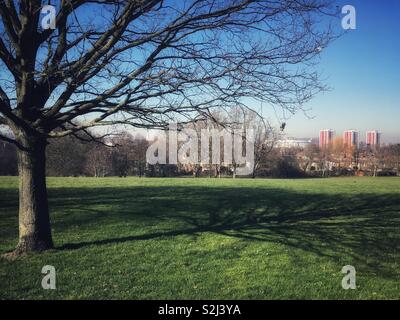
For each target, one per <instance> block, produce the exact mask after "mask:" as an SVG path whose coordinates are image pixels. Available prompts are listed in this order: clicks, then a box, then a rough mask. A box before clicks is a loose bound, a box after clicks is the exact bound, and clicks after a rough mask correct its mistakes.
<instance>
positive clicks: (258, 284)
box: [0, 177, 400, 299]
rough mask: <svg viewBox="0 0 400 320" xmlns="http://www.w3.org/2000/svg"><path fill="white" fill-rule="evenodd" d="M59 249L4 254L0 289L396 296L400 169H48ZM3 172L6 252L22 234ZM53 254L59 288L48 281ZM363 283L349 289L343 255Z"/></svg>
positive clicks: (36, 294)
mask: <svg viewBox="0 0 400 320" xmlns="http://www.w3.org/2000/svg"><path fill="white" fill-rule="evenodd" d="M48 185H49V198H50V207H51V213H52V216H51V219H52V226H53V236H54V240H55V245H56V247H57V248H56V249H55V250H53V251H51V252H46V253H43V254H33V255H29V256H27V257H23V258H20V259H18V260H17V261H13V262H10V261H6V260H0V298H6V299H9V298H19V299H21V298H32V299H39V298H41V299H42V298H44V299H54V298H63V299H79V298H93V299H101V298H111V299H155V298H159V299H200V298H203V299H254V298H257V299H301V298H307V299H384V298H389V299H399V298H400V290H399V289H400V282H399V280H400V271H399V261H400V260H399V258H400V254H399V245H400V232H399V231H400V227H399V222H400V179H399V178H375V179H374V178H338V179H305V180H248V179H236V180H232V179H189V178H179V179H178V178H172V179H166V178H164V179H156V178H153V179H138V178H127V179H121V178H104V179H91V178H49V179H48ZM16 187H17V179H16V178H9V177H2V178H0V210H1V211H0V231H1V238H0V252H4V251H7V250H10V249H12V248H13V246H15V244H16V239H17V203H18V202H17V201H18V198H17V189H16ZM46 264H50V265H54V266H55V267H56V270H57V290H55V291H51V292H49V291H46V290H43V289H41V286H40V282H41V278H42V275H41V273H40V271H41V268H42V266H44V265H46ZM347 264H350V265H353V266H355V267H356V270H357V290H347V291H346V290H343V289H342V288H341V279H342V277H343V276H344V275H343V274H342V273H341V272H340V271H341V268H342V267H343V266H344V265H347Z"/></svg>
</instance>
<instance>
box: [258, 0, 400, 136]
mask: <svg viewBox="0 0 400 320" xmlns="http://www.w3.org/2000/svg"><path fill="white" fill-rule="evenodd" d="M337 3H338V5H340V6H343V5H345V4H351V5H353V6H354V7H355V8H356V13H357V29H356V30H350V31H349V32H348V33H347V34H345V35H344V36H343V37H341V38H340V39H338V40H337V41H336V42H334V43H333V44H331V46H330V47H328V48H327V49H326V50H324V52H323V53H322V56H321V62H320V65H319V66H318V69H319V71H320V72H321V73H322V75H323V77H324V78H325V79H326V80H325V83H326V84H327V85H328V86H329V87H330V88H331V91H329V92H325V93H322V94H319V95H318V96H317V97H316V98H314V99H313V100H312V101H311V102H310V103H308V104H307V105H305V108H307V109H308V108H311V109H312V110H311V111H309V112H308V113H307V114H308V116H310V117H312V119H309V118H308V117H307V116H305V115H304V114H303V113H301V112H300V113H297V114H296V115H294V116H291V117H290V118H289V119H288V120H287V121H286V122H287V134H288V135H289V136H295V137H316V136H318V131H319V129H320V128H332V129H334V130H336V133H337V134H341V133H342V131H343V130H345V129H356V130H359V131H360V133H361V140H363V139H364V137H365V131H366V130H369V129H377V130H380V131H381V132H382V133H383V140H384V141H385V142H400V1H397V0H380V1H378V0H358V1H353V0H350V1H337ZM263 113H264V115H266V116H270V117H271V120H272V121H273V120H274V119H276V117H275V115H274V114H273V113H271V112H269V111H268V110H264V112H263Z"/></svg>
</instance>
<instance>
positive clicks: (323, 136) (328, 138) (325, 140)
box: [319, 129, 335, 149]
mask: <svg viewBox="0 0 400 320" xmlns="http://www.w3.org/2000/svg"><path fill="white" fill-rule="evenodd" d="M334 134H335V132H334V131H333V130H331V129H323V130H321V131H320V132H319V147H320V148H321V149H324V148H326V147H328V146H329V145H330V144H331V143H332V140H333V136H334Z"/></svg>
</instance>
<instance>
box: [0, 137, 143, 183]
mask: <svg viewBox="0 0 400 320" xmlns="http://www.w3.org/2000/svg"><path fill="white" fill-rule="evenodd" d="M148 145H149V142H148V141H147V140H146V139H145V138H144V137H142V136H139V135H137V136H133V135H131V134H129V133H124V134H121V135H118V136H117V137H114V138H108V139H98V141H89V142H88V141H83V140H82V139H79V138H76V137H73V136H67V137H64V138H60V139H57V140H54V141H52V140H50V144H49V145H48V147H47V162H46V171H47V175H48V176H56V177H57V176H75V177H76V176H93V177H105V176H121V177H123V176H130V175H138V176H142V175H144V174H145V167H146V150H147V147H148ZM17 173H18V168H17V152H16V148H15V147H14V146H13V145H11V144H9V143H6V142H0V175H17Z"/></svg>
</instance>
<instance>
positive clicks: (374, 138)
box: [365, 130, 381, 147]
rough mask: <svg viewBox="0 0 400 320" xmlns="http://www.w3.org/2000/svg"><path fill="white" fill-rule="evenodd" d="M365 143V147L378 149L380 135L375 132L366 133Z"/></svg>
mask: <svg viewBox="0 0 400 320" xmlns="http://www.w3.org/2000/svg"><path fill="white" fill-rule="evenodd" d="M365 143H366V145H367V146H371V147H378V146H379V145H380V144H381V133H380V132H378V131H376V130H373V131H367V133H366V136H365Z"/></svg>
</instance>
